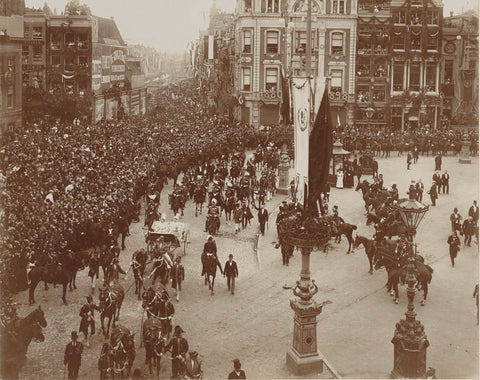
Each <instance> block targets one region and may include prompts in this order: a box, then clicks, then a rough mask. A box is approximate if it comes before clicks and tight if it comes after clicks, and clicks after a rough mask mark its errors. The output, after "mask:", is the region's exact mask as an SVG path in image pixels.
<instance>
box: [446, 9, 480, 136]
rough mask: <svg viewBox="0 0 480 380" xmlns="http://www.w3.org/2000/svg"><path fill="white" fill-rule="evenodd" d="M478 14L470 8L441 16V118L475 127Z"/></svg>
mask: <svg viewBox="0 0 480 380" xmlns="http://www.w3.org/2000/svg"><path fill="white" fill-rule="evenodd" d="M478 80H479V78H478V17H477V15H475V14H474V13H473V12H468V13H464V14H460V15H457V16H453V15H451V16H450V17H447V18H445V19H444V22H443V34H442V70H441V72H440V81H441V94H442V116H443V117H442V121H444V122H445V123H447V124H452V125H456V126H468V127H474V128H477V127H478Z"/></svg>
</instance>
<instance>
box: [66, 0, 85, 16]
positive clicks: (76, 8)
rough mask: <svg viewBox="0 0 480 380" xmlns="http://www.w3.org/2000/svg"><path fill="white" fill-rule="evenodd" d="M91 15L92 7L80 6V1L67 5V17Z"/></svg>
mask: <svg viewBox="0 0 480 380" xmlns="http://www.w3.org/2000/svg"><path fill="white" fill-rule="evenodd" d="M90 13H91V11H90V7H89V6H88V5H86V4H80V0H70V1H69V2H68V3H67V4H66V5H65V14H66V15H67V16H74V15H89V14H90Z"/></svg>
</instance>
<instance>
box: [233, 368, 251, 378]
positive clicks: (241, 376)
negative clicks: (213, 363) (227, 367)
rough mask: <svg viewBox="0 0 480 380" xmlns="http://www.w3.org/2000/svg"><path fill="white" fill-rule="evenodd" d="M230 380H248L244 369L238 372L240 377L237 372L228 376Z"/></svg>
mask: <svg viewBox="0 0 480 380" xmlns="http://www.w3.org/2000/svg"><path fill="white" fill-rule="evenodd" d="M228 378H229V379H246V378H247V377H246V376H245V371H244V370H243V369H241V370H239V371H238V375H237V373H236V372H235V371H232V372H230V374H229V375H228Z"/></svg>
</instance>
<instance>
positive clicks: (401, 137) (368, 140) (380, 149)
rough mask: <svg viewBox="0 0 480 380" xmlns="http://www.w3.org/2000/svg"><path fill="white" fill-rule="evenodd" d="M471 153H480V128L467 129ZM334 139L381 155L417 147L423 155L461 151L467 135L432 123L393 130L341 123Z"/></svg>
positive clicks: (353, 148) (347, 147)
mask: <svg viewBox="0 0 480 380" xmlns="http://www.w3.org/2000/svg"><path fill="white" fill-rule="evenodd" d="M466 137H467V141H468V143H469V148H470V153H471V154H472V155H476V154H478V131H477V130H469V131H468V132H467V136H466ZM334 139H335V141H336V140H340V141H341V142H342V143H343V147H344V149H346V150H348V151H350V152H354V151H359V152H364V151H365V150H367V149H369V150H371V151H372V152H374V153H375V154H376V155H378V156H383V157H384V156H388V155H389V154H390V152H391V151H398V152H399V154H401V153H402V152H408V151H412V150H413V149H414V148H415V147H416V148H417V149H418V151H419V153H421V154H427V155H428V154H432V155H435V154H443V155H446V154H447V153H448V152H453V153H454V154H458V153H459V152H460V149H461V147H462V140H463V139H464V134H463V132H462V131H460V130H445V129H444V130H440V129H439V130H436V129H434V128H433V127H431V126H425V127H422V128H419V129H411V130H405V131H395V132H390V131H387V130H377V129H373V128H358V127H357V128H355V127H350V126H348V125H344V126H338V127H337V128H336V129H335V131H334Z"/></svg>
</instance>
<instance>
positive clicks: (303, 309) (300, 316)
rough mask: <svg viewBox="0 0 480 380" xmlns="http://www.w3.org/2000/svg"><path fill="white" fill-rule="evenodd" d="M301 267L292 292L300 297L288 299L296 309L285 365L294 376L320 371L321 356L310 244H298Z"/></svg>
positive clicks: (321, 368) (318, 309)
mask: <svg viewBox="0 0 480 380" xmlns="http://www.w3.org/2000/svg"><path fill="white" fill-rule="evenodd" d="M301 250H302V271H301V273H300V281H297V286H296V287H295V289H294V290H293V294H294V295H295V296H297V297H299V298H300V299H299V300H298V299H292V300H290V307H291V308H292V310H293V311H294V312H295V317H294V327H293V343H292V347H290V350H289V351H288V352H287V357H286V359H287V366H288V367H289V368H290V370H291V371H292V372H293V373H294V374H295V375H297V376H299V375H306V374H308V373H312V372H316V373H320V372H322V371H323V356H322V355H321V353H320V352H319V351H318V349H317V315H318V314H320V313H321V312H322V307H323V305H324V303H322V304H318V303H317V302H315V301H314V300H312V297H313V296H314V295H315V294H316V293H317V292H318V287H317V285H315V282H314V281H312V280H311V279H310V253H311V251H312V248H305V247H303V248H301Z"/></svg>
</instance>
